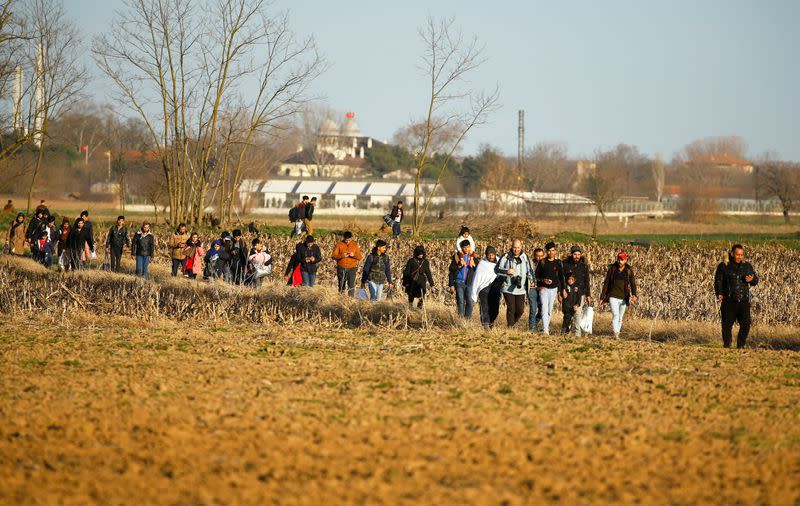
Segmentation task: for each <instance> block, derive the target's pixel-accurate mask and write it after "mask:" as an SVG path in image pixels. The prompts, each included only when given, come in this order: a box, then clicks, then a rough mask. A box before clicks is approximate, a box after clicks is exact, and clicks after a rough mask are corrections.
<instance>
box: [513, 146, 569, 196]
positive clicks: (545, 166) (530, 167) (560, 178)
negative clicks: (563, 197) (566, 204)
mask: <svg viewBox="0 0 800 506" xmlns="http://www.w3.org/2000/svg"><path fill="white" fill-rule="evenodd" d="M522 177H523V178H524V179H525V182H526V183H527V186H528V188H529V189H531V190H535V191H568V190H569V186H568V185H566V184H565V183H566V182H569V181H570V179H569V178H568V177H567V146H566V145H564V144H561V143H557V142H540V143H538V144H536V145H535V146H533V147H532V148H530V149H528V150H527V152H526V153H525V160H524V162H523V165H522Z"/></svg>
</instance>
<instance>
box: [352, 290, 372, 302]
mask: <svg viewBox="0 0 800 506" xmlns="http://www.w3.org/2000/svg"><path fill="white" fill-rule="evenodd" d="M355 298H356V299H358V300H369V294H368V293H367V291H366V290H365V289H364V288H359V289H358V290H356V293H355Z"/></svg>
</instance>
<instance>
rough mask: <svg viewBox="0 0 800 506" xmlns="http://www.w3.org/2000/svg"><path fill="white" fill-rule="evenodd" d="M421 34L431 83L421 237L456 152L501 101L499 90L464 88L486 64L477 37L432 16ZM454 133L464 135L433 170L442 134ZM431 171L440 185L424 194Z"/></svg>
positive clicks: (418, 219) (420, 154) (417, 185)
mask: <svg viewBox="0 0 800 506" xmlns="http://www.w3.org/2000/svg"><path fill="white" fill-rule="evenodd" d="M419 34H420V38H421V39H422V42H423V43H424V45H425V51H424V53H423V56H422V61H421V69H422V71H423V73H424V74H425V76H426V77H427V78H428V80H429V90H428V101H427V107H426V109H427V110H426V113H425V116H424V119H423V120H422V124H424V125H425V128H424V129H422V131H421V137H420V138H419V139H418V142H417V146H416V148H415V150H414V152H415V155H416V159H417V172H416V176H415V179H414V203H413V204H414V215H413V233H414V235H415V236H418V235H419V233H420V232H422V229H423V227H424V224H425V216H426V214H427V211H428V206H429V205H430V202H431V200H432V198H433V196H434V195H435V193H436V190H437V189H438V188H439V185H440V184H441V181H442V178H443V176H444V175H445V173H446V171H447V166H448V164H449V163H450V161H451V160H452V157H453V155H454V153H455V152H456V150H458V148H459V146H460V144H461V142H462V141H463V140H464V138H465V137H466V136H467V134H468V133H469V131H470V130H472V128H474V127H475V126H477V125H482V124H484V123H486V121H487V120H488V117H489V115H490V114H491V113H492V112H493V111H494V110H496V109H497V107H498V100H499V89H498V88H495V90H494V91H493V92H491V93H488V94H486V93H483V92H476V91H474V90H466V89H461V88H460V87H461V85H463V84H464V83H465V80H466V77H467V76H469V75H470V74H472V73H473V72H475V71H477V70H478V69H479V68H480V66H481V64H483V63H484V61H485V57H484V56H483V48H482V47H481V46H479V45H478V39H477V37H476V36H473V37H471V38H465V37H464V36H463V34H462V33H461V31H460V30H458V29H457V28H456V27H455V21H454V20H453V19H448V20H436V19H434V18H432V17H429V18H428V21H427V23H426V25H425V26H424V27H423V28H422V29H420V31H419ZM450 129H454V130H455V131H456V132H458V135H457V136H455V138H454V139H453V140H452V141H451V142H449V143H448V144H447V145H445V146H444V147H443V148H442V150H441V151H440V153H443V154H444V155H445V156H442V157H440V159H441V161H440V162H438V163H437V164H436V166H434V167H431V166H430V162H431V159H432V158H433V154H434V149H433V148H434V141H435V140H436V139H437V138H438V136H439V133H440V132H442V131H449V130H450ZM426 171H429V172H431V173H432V174H434V175H435V182H434V184H433V185H432V187H431V189H430V191H428V192H426V193H427V194H426V195H423V194H422V190H423V187H422V177H423V173H424V172H426ZM423 197H424V205H423V204H422V200H423Z"/></svg>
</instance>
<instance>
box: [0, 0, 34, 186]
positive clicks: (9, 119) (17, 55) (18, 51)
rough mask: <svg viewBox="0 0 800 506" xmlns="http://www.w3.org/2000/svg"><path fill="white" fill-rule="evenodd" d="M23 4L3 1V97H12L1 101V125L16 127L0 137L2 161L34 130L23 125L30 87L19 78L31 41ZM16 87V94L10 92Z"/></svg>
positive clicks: (0, 48)
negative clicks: (25, 97) (26, 49)
mask: <svg viewBox="0 0 800 506" xmlns="http://www.w3.org/2000/svg"><path fill="white" fill-rule="evenodd" d="M20 5H21V4H20V3H19V2H17V1H16V0H0V97H4V98H5V97H11V98H10V100H8V102H5V101H3V103H2V104H0V124H2V125H8V124H11V125H12V126H13V131H12V132H10V134H8V135H3V136H0V163H2V162H4V161H6V160H8V159H9V158H11V157H12V156H14V154H15V153H16V152H17V151H18V150H19V149H20V148H21V147H22V146H23V145H25V143H27V142H29V141H30V140H31V138H32V136H33V133H32V132H30V131H27V130H25V129H24V128H19V127H20V126H21V125H20V123H21V122H22V121H23V114H24V113H23V111H22V108H23V103H24V102H23V101H22V97H23V96H24V95H26V94H27V91H28V89H27V88H26V87H25V84H26V83H25V82H24V81H23V82H21V83H20V82H18V77H21V75H20V74H21V73H22V72H23V69H24V66H25V65H26V63H27V61H26V58H25V45H26V44H27V42H28V41H29V40H30V36H29V35H28V34H27V33H26V23H25V12H24V10H23V8H20V7H19V6H20ZM18 87H21V88H22V89H17V88H18ZM12 88H14V90H13V93H9V91H10V90H11V89H12ZM17 94H19V97H17ZM18 98H19V100H18V101H17V99H18ZM6 176H8V174H6Z"/></svg>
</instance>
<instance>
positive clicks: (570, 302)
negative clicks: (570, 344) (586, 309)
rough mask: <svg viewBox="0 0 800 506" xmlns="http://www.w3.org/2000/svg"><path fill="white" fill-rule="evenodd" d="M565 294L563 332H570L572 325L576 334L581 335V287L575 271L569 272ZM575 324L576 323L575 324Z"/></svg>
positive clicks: (562, 306)
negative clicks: (576, 280)
mask: <svg viewBox="0 0 800 506" xmlns="http://www.w3.org/2000/svg"><path fill="white" fill-rule="evenodd" d="M564 292H565V294H566V295H565V296H564V297H563V298H562V300H561V314H563V315H564V319H563V321H562V322H561V333H562V334H569V333H570V331H571V330H572V327H573V326H574V327H575V335H576V336H578V337H580V336H581V327H580V318H581V311H580V309H581V298H582V295H581V289H580V288H579V287H578V285H577V283H576V282H575V273H574V272H569V273H568V274H567V285H566V287H565V288H564ZM573 324H574V325H573Z"/></svg>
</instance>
